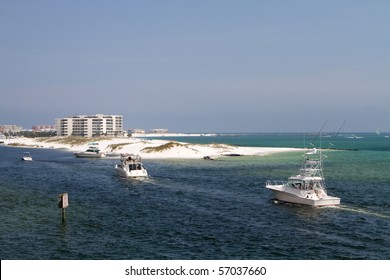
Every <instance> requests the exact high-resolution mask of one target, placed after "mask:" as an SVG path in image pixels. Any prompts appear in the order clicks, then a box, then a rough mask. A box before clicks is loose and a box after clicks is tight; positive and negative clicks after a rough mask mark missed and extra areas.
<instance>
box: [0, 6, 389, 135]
mask: <svg viewBox="0 0 390 280" xmlns="http://www.w3.org/2000/svg"><path fill="white" fill-rule="evenodd" d="M389 14H390V1H385V0H383V1H380V0H373V1H368V0H367V1H359V0H353V1H352V0H351V1H331V0H328V1H315V0H313V1H309V0H307V1H300V0H295V1H292V0H291V1H288V0H286V1H282V0H280V1H279V0H275V1H273V0H268V1H265V0H253V1H249V0H236V1H231V0H208V1H206V0H205V1H202V0H196V1H195V0H191V1H186V0H176V1H169V0H166V1H158V0H156V1H148V0H139V1H131V0H129V1H125V0H123V1H115V0H113V1H94V0H89V1H88V0H84V1H82V0H79V1H70V0H67V1H54V0H47V1H43V0H35V1H30V0H25V1H21V0H8V1H6V0H3V1H1V2H0V124H17V125H21V126H24V127H25V128H30V127H31V125H35V124H53V123H54V119H55V118H58V117H66V116H69V115H73V114H94V113H104V114H122V115H123V116H124V121H125V129H127V128H143V129H150V128H168V129H169V130H171V131H177V132H189V131H193V132H294V131H296V132H301V131H317V130H319V128H320V127H321V125H322V124H323V123H324V121H326V120H328V124H327V127H326V129H325V130H328V131H335V130H338V128H339V127H340V125H341V124H342V123H343V122H344V121H345V120H346V121H347V122H346V125H345V127H344V130H346V131H375V130H376V129H379V130H380V131H390V121H389V120H390V55H389V52H390V36H389V32H390V16H389Z"/></svg>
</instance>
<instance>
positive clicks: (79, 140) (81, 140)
mask: <svg viewBox="0 0 390 280" xmlns="http://www.w3.org/2000/svg"><path fill="white" fill-rule="evenodd" d="M99 140H111V138H106V137H104V138H99V137H95V138H88V137H77V136H69V137H49V138H46V139H42V141H44V142H46V143H59V144H68V145H71V146H80V145H84V144H87V143H90V142H97V141H99Z"/></svg>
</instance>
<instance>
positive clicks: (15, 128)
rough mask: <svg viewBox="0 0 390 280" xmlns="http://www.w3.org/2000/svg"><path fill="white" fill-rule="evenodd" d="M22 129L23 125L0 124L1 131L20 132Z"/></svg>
mask: <svg viewBox="0 0 390 280" xmlns="http://www.w3.org/2000/svg"><path fill="white" fill-rule="evenodd" d="M22 130H23V127H21V126H17V125H13V124H6V125H0V133H12V132H20V131H22Z"/></svg>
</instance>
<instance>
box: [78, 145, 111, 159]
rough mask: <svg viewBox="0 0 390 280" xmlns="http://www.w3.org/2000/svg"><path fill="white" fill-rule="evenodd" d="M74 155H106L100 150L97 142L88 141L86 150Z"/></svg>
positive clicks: (96, 156)
mask: <svg viewBox="0 0 390 280" xmlns="http://www.w3.org/2000/svg"><path fill="white" fill-rule="evenodd" d="M74 155H75V156H76V157H82V158H103V157H105V156H106V153H104V152H101V151H100V149H99V146H98V144H97V143H90V144H89V147H88V149H87V150H85V151H84V152H79V153H74Z"/></svg>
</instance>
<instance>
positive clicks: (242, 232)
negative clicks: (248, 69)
mask: <svg viewBox="0 0 390 280" xmlns="http://www.w3.org/2000/svg"><path fill="white" fill-rule="evenodd" d="M357 136H358V137H355V138H348V137H352V136H348V135H344V136H342V135H339V136H337V137H335V136H333V137H322V138H321V139H318V138H317V137H315V136H303V135H300V134H258V135H219V136H215V137H188V138H185V139H183V138H181V139H176V140H181V141H186V142H197V143H228V144H235V145H243V146H275V147H302V145H303V143H305V145H307V146H310V144H309V143H313V144H315V145H318V144H319V141H321V143H320V144H321V145H322V147H327V146H331V144H329V143H332V145H333V146H331V147H333V148H336V149H337V150H329V151H327V152H326V155H327V159H326V161H325V162H324V174H325V177H326V179H327V186H328V193H329V194H331V195H334V196H338V197H340V198H341V206H340V207H327V208H318V209H317V208H311V207H307V206H297V205H291V204H278V203H275V202H274V200H273V195H272V192H271V191H269V190H267V189H266V188H265V183H266V181H267V180H272V179H286V178H287V177H288V176H290V175H292V174H295V173H296V172H297V169H298V168H299V167H300V163H301V158H302V156H301V155H302V153H300V152H290V153H281V154H275V155H269V156H264V157H256V156H243V157H223V158H219V159H217V160H214V161H206V160H202V159H199V160H178V159H177V160H167V159H165V160H161V159H158V160H157V159H155V160H152V159H149V160H144V165H145V167H146V168H147V170H148V172H149V174H150V177H149V178H147V179H137V180H126V179H121V178H119V177H118V176H116V174H115V172H114V165H115V163H116V161H117V159H112V158H105V159H80V158H75V157H74V156H73V155H72V153H70V152H68V151H61V150H48V149H23V148H13V147H6V146H0V216H1V223H0V258H1V259H28V260H29V259H76V260H78V259H104V260H105V259H113V260H119V259H271V260H272V259H304V260H311V259H389V258H390V237H389V232H390V202H389V200H390V172H389V170H390V139H389V138H388V137H385V136H386V135H383V134H381V135H376V134H359V135H357ZM359 137H362V138H359ZM165 139H167V138H165ZM24 151H29V152H30V153H31V154H32V156H33V158H34V159H35V160H34V161H33V162H22V161H20V157H21V155H22V154H23V152H24ZM63 192H67V193H68V194H69V204H70V205H69V208H67V210H66V222H65V223H62V220H61V210H60V209H58V208H57V203H58V198H57V196H58V195H59V194H61V193H63Z"/></svg>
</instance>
